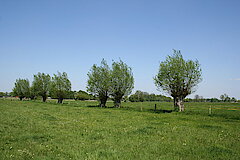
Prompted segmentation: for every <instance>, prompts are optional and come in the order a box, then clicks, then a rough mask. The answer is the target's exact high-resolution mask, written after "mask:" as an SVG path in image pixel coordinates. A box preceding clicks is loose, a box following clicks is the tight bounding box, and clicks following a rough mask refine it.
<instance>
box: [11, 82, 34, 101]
mask: <svg viewBox="0 0 240 160" xmlns="http://www.w3.org/2000/svg"><path fill="white" fill-rule="evenodd" d="M13 92H14V95H15V96H18V97H19V98H20V100H22V99H23V98H24V97H26V98H28V97H29V96H30V84H29V80H28V79H20V78H19V79H17V80H16V82H15V86H14V88H13Z"/></svg>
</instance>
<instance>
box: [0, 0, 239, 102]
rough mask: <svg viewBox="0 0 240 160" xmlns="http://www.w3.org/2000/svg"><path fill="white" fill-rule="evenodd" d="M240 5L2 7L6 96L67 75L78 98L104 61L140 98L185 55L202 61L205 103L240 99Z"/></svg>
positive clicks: (181, 1) (172, 1)
mask: <svg viewBox="0 0 240 160" xmlns="http://www.w3.org/2000/svg"><path fill="white" fill-rule="evenodd" d="M239 45H240V1H239V0H211V1H210V0H198V1H196V0H39V1H33V0H21V1H19V0H0V77H1V78H0V91H4V92H10V91H12V88H13V87H14V82H15V81H16V79H18V78H27V79H29V80H30V81H32V80H33V75H34V74H37V73H38V72H41V73H42V72H43V73H48V74H50V75H53V74H54V73H57V71H60V72H67V74H68V77H69V79H70V80H71V83H72V90H86V84H87V73H88V72H89V70H90V69H91V66H92V65H93V64H100V62H101V60H102V59H103V58H104V59H106V60H107V62H108V64H109V65H111V63H112V61H113V60H114V61H118V60H119V59H121V60H122V61H124V62H125V63H126V64H127V65H128V66H130V67H131V68H132V70H133V75H134V79H135V85H134V86H135V87H134V90H133V93H134V92H135V91H136V90H142V91H146V92H149V93H155V94H163V93H162V92H159V91H158V90H157V88H156V86H155V85H154V81H153V77H154V76H155V75H156V74H157V72H158V69H159V63H160V62H162V61H164V60H165V59H166V56H168V55H172V54H173V49H176V50H181V53H182V55H183V57H184V59H186V60H188V59H190V60H196V59H197V60H198V61H199V63H200V64H201V68H202V74H203V81H202V82H201V83H200V84H199V85H198V87H197V91H196V92H195V93H193V94H192V95H190V97H194V95H196V94H198V95H200V96H203V97H204V98H211V97H216V98H219V97H220V95H221V94H224V93H226V94H228V95H229V96H230V97H235V98H237V99H240V72H239V69H240V47H239Z"/></svg>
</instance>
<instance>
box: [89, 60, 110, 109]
mask: <svg viewBox="0 0 240 160" xmlns="http://www.w3.org/2000/svg"><path fill="white" fill-rule="evenodd" d="M87 75H88V81H87V91H88V92H90V93H92V94H93V95H95V96H97V97H98V99H99V101H100V106H101V107H106V102H107V99H108V97H109V89H110V80H111V71H110V68H109V66H108V64H107V62H106V61H105V60H104V59H103V60H102V61H101V65H100V66H99V67H98V66H97V65H96V64H94V65H93V66H92V68H91V70H90V72H88V74H87Z"/></svg>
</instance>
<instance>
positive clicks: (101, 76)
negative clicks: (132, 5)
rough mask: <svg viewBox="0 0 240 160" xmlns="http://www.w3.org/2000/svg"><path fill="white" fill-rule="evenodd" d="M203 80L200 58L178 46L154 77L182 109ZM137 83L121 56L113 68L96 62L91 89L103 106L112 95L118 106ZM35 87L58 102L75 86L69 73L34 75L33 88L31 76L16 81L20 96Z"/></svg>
mask: <svg viewBox="0 0 240 160" xmlns="http://www.w3.org/2000/svg"><path fill="white" fill-rule="evenodd" d="M201 80H202V70H201V68H200V64H199V62H198V61H197V60H196V61H192V60H187V61H186V60H184V59H183V56H182V54H181V52H180V51H177V50H174V54H173V55H172V56H168V57H167V58H166V60H165V61H163V62H161V63H160V67H159V71H158V73H157V75H156V76H155V77H154V82H155V85H156V86H157V87H158V89H159V90H161V91H163V92H166V93H168V94H169V95H170V96H172V97H173V100H174V108H175V110H176V111H180V112H181V111H184V105H183V100H184V98H185V97H186V96H188V95H190V94H191V93H193V92H194V91H195V87H196V86H197V84H198V83H199V82H201ZM19 84H22V85H19ZM133 87H134V78H133V74H132V69H131V68H130V67H128V66H127V65H126V64H125V63H124V62H123V61H121V60H120V61H119V62H113V63H112V67H111V68H110V67H109V66H108V64H107V62H106V61H105V60H104V59H103V60H102V62H101V65H100V66H97V65H96V64H94V65H93V66H92V68H91V70H90V71H89V73H88V82H87V91H88V92H90V93H92V94H93V95H94V96H96V97H98V99H99V102H100V106H101V107H105V106H106V102H107V100H108V98H109V97H111V98H112V99H113V101H114V106H115V107H120V106H121V101H122V99H123V97H125V96H128V95H129V94H130V93H131V91H132V89H133ZM28 88H29V89H28ZM32 90H33V91H34V92H32V93H37V95H40V96H42V97H43V101H45V100H46V97H47V93H48V92H50V93H51V95H55V97H57V98H58V103H62V100H63V98H64V97H65V94H66V93H67V92H69V91H70V90H71V83H70V81H69V80H68V78H67V74H66V73H63V74H61V73H58V74H57V75H54V77H52V78H51V77H50V76H49V75H45V74H43V73H39V74H38V75H34V81H33V85H32V87H31V88H30V87H29V81H28V80H22V79H19V80H17V81H16V83H15V88H14V93H16V94H17V95H18V96H19V97H20V99H22V98H23V97H25V95H26V92H27V93H31V92H30V91H32ZM29 95H31V94H29Z"/></svg>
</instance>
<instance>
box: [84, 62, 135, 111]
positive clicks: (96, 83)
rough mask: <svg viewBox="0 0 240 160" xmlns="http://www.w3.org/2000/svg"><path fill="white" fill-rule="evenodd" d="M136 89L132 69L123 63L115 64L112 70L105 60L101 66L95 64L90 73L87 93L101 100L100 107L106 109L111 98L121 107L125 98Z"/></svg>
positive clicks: (115, 104) (116, 105)
mask: <svg viewBox="0 0 240 160" xmlns="http://www.w3.org/2000/svg"><path fill="white" fill-rule="evenodd" d="M133 87H134V78H133V74H132V69H131V68H130V67H128V66H127V64H125V63H124V62H123V61H121V60H120V61H119V62H113V63H112V67H111V68H110V67H109V66H108V64H107V62H106V61H105V60H104V59H103V60H102V62H101V65H100V66H97V65H96V64H94V65H93V66H92V68H91V70H90V72H89V73H88V82H87V91H88V92H90V93H92V94H94V95H95V96H97V97H98V98H99V102H100V106H101V107H105V106H106V102H107V100H108V98H109V97H112V98H113V101H114V106H115V107H120V106H121V101H122V99H123V97H124V96H128V95H129V94H130V93H131V92H132V89H133Z"/></svg>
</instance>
